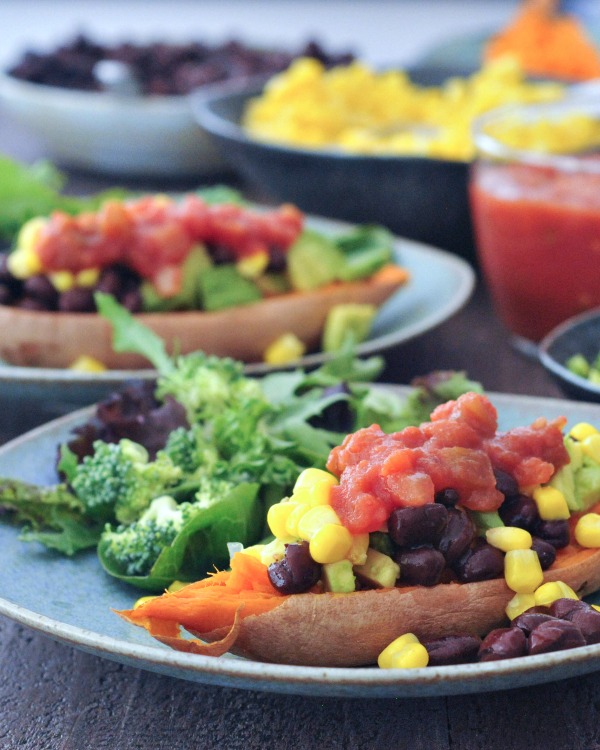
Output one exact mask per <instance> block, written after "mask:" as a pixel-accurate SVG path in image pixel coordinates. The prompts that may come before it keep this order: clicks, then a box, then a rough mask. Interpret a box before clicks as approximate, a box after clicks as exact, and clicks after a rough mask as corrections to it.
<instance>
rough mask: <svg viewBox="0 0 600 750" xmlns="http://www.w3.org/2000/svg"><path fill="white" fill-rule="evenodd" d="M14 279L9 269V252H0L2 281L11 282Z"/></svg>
mask: <svg viewBox="0 0 600 750" xmlns="http://www.w3.org/2000/svg"><path fill="white" fill-rule="evenodd" d="M13 279H14V276H13V275H12V273H11V272H10V271H9V270H8V254H7V253H0V281H6V282H8V283H10V282H11V281H12V280H13Z"/></svg>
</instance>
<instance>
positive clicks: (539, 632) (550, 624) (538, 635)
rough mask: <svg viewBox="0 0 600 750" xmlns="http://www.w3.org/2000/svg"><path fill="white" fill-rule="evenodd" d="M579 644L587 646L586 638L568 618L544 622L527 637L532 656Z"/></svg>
mask: <svg viewBox="0 0 600 750" xmlns="http://www.w3.org/2000/svg"><path fill="white" fill-rule="evenodd" d="M577 646H585V638H584V637H583V633H582V632H581V630H579V628H577V627H576V626H575V625H573V623H571V622H568V621H567V620H558V619H556V620H548V621H547V622H542V623H541V624H540V625H538V626H537V628H534V629H533V630H532V631H531V633H530V634H529V638H528V639H527V651H528V653H529V654H531V655H532V656H533V655H535V654H547V653H549V652H550V651H562V650H563V649H567V648H576V647H577Z"/></svg>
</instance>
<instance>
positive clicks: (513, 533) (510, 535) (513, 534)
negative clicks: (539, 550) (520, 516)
mask: <svg viewBox="0 0 600 750" xmlns="http://www.w3.org/2000/svg"><path fill="white" fill-rule="evenodd" d="M485 538H486V540H487V542H488V544H491V545H492V547H496V548H497V549H501V550H502V552H508V551H509V550H511V549H530V548H531V544H532V541H533V540H532V538H531V534H530V533H529V532H528V531H526V530H525V529H519V528H517V527H516V526H495V527H494V528H492V529H488V530H487V531H486V532H485Z"/></svg>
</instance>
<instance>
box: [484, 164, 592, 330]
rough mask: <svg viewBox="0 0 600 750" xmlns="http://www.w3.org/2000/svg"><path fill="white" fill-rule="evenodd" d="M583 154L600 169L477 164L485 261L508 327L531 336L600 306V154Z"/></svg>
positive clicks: (492, 292)
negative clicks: (572, 169) (586, 169)
mask: <svg viewBox="0 0 600 750" xmlns="http://www.w3.org/2000/svg"><path fill="white" fill-rule="evenodd" d="M580 161H581V162H583V163H584V164H585V163H586V162H587V164H588V166H592V165H593V166H595V167H597V169H596V170H595V171H592V170H590V171H583V170H577V171H566V170H564V169H562V168H557V167H554V166H552V167H550V166H538V165H534V164H506V163H490V162H485V161H482V162H480V163H477V164H475V165H474V167H473V172H472V177H471V185H470V198H471V207H472V213H473V222H474V229H475V235H476V239H477V246H478V252H479V259H480V263H481V267H482V270H483V273H484V275H485V277H486V279H487V282H488V284H489V287H490V292H491V294H492V297H493V300H494V303H495V306H496V308H497V310H498V313H499V315H500V317H501V318H502V320H503V321H504V323H505V324H506V326H507V327H508V328H509V329H510V330H511V331H512V332H513V333H515V334H517V335H519V336H522V337H524V338H525V339H529V340H531V341H538V340H540V339H541V338H542V337H543V336H544V335H545V334H546V333H548V331H550V330H551V329H552V328H554V327H555V326H556V325H557V324H558V323H560V322H561V321H563V320H565V319H566V318H569V317H571V316H572V315H576V314H578V313H580V312H583V311H584V310H587V309H589V308H592V307H595V306H597V305H600V159H599V158H598V157H596V156H590V157H587V158H586V159H581V160H580Z"/></svg>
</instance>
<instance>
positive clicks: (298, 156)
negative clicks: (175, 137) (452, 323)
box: [190, 71, 475, 261]
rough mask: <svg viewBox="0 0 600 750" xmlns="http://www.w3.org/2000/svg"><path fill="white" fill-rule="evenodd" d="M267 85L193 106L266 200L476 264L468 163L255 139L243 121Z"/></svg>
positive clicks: (205, 92)
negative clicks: (377, 229) (384, 230)
mask: <svg viewBox="0 0 600 750" xmlns="http://www.w3.org/2000/svg"><path fill="white" fill-rule="evenodd" d="M428 75H429V76H430V77H431V72H430V71H428ZM420 82H421V81H420ZM264 83H265V81H264V80H262V81H260V80H254V81H253V82H250V83H246V84H239V83H233V82H232V83H231V84H225V85H224V86H222V87H217V88H213V87H207V88H206V89H202V90H198V91H196V92H194V93H192V94H191V97H190V98H191V103H192V108H193V111H194V114H195V116H196V119H197V121H198V123H199V125H200V126H201V127H202V128H203V129H204V130H205V131H206V132H208V133H210V134H211V135H212V136H213V137H214V139H215V142H216V144H217V145H218V146H219V147H220V149H221V153H222V155H223V157H224V158H225V159H226V160H227V161H228V162H229V163H230V164H231V166H232V167H233V168H234V169H236V170H238V171H239V173H240V174H241V175H242V176H243V177H244V178H245V179H246V180H247V181H248V182H249V183H251V184H253V185H255V186H258V187H260V189H261V191H262V192H264V193H265V197H266V198H268V199H270V200H273V201H277V202H281V201H288V202H292V203H295V204H296V205H298V206H299V207H300V208H301V209H302V210H304V211H306V212H308V213H312V214H317V215H322V216H325V215H326V216H331V217H333V218H337V219H343V220H345V221H351V222H357V223H365V222H369V223H376V224H383V225H384V226H386V227H388V228H389V229H390V230H391V231H392V232H394V233H395V234H397V235H400V236H402V237H408V238H410V239H414V240H418V241H420V242H425V243H427V244H430V245H435V246H437V247H441V248H444V249H447V250H450V251H452V252H453V253H455V254H457V255H460V256H462V257H463V258H465V259H467V260H469V261H473V260H474V257H475V256H474V242H473V232H472V227H471V219H470V213H469V204H468V198H467V182H468V172H469V164H468V163H466V162H460V161H444V160H441V159H430V158H422V157H409V156H407V157H403V156H362V155H353V154H344V153H340V152H332V151H330V152H325V151H317V150H309V149H302V148H292V147H286V146H282V145H274V144H269V143H265V142H263V141H260V140H258V139H255V138H252V137H249V136H248V135H247V134H246V132H245V130H244V129H243V127H242V126H241V124H240V122H241V118H242V113H243V111H244V109H245V107H246V104H247V102H248V101H249V100H250V99H251V98H252V97H255V96H257V95H258V94H260V93H261V91H262V87H263V84H264Z"/></svg>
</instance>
